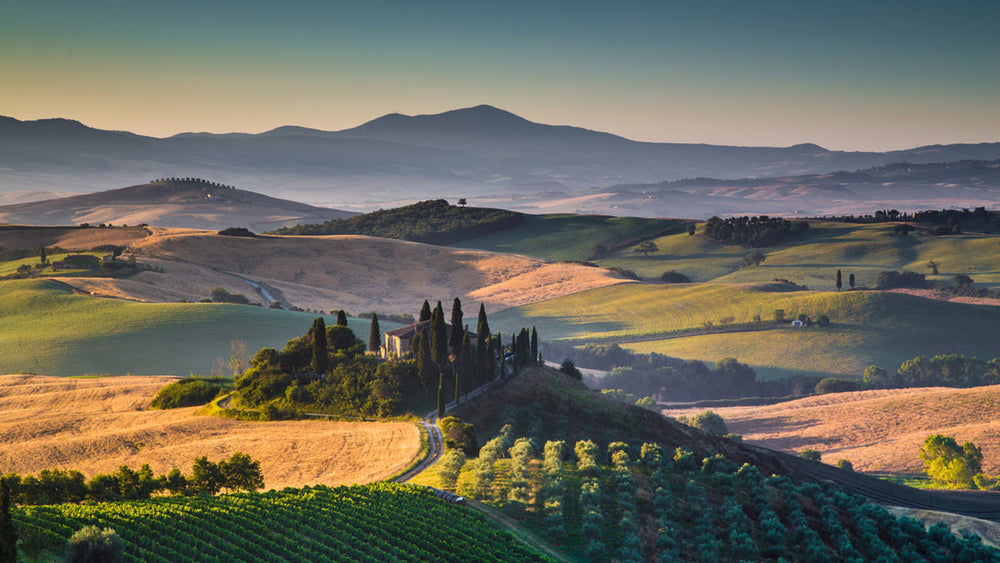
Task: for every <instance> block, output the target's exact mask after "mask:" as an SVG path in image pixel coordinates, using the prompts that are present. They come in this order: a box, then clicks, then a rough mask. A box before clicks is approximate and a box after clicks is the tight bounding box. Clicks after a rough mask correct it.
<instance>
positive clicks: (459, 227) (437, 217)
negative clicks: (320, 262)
mask: <svg viewBox="0 0 1000 563" xmlns="http://www.w3.org/2000/svg"><path fill="white" fill-rule="evenodd" d="M523 222H524V215H523V214H521V213H516V212H513V211H506V210H503V209H487V208H482V207H457V206H454V205H449V204H448V202H447V201H446V200H443V199H436V200H429V201H422V202H419V203H414V204H413V205H407V206H404V207H397V208H395V209H385V210H383V209H380V210H378V211H373V212H372V213H366V214H364V215H358V216H355V217H350V218H348V219H332V220H330V221H326V222H324V223H312V224H308V225H296V226H293V227H282V228H280V229H276V230H275V231H273V233H274V234H279V235H366V236H373V237H381V238H394V239H402V240H410V241H415V242H423V243H428V244H451V243H454V242H459V241H461V240H464V239H467V238H472V237H477V236H482V235H486V234H489V233H493V232H496V231H501V230H504V229H509V228H511V227H514V226H517V225H520V224H521V223H523Z"/></svg>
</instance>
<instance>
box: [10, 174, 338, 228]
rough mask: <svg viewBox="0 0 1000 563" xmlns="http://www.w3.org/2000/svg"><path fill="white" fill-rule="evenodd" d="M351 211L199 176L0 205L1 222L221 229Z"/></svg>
mask: <svg viewBox="0 0 1000 563" xmlns="http://www.w3.org/2000/svg"><path fill="white" fill-rule="evenodd" d="M353 215H354V214H353V213H350V212H346V211H340V210H337V209H328V208H325V207H314V206H311V205H306V204H303V203H298V202H294V201H288V200H283V199H276V198H273V197H270V196H266V195H261V194H258V193H254V192H248V191H245V190H239V189H236V188H232V187H229V186H224V185H220V184H216V183H212V182H207V181H204V180H199V179H186V180H172V181H161V182H152V183H149V184H140V185H138V186H130V187H127V188H121V189H117V190H107V191H102V192H96V193H90V194H84V195H78V196H71V197H64V198H58V199H49V200H44V201H35V202H30V203H21V204H15V205H7V206H2V207H0V223H13V224H25V225H77V224H80V223H90V224H92V225H98V224H101V223H104V224H113V225H122V224H126V225H140V224H143V223H145V224H149V225H156V226H159V227H181V228H193V229H213V230H219V229H224V228H227V227H237V226H239V227H248V228H250V229H251V230H253V231H256V232H262V231H267V230H271V229H274V228H278V227H282V226H293V225H298V224H302V223H316V222H321V221H328V220H330V219H345V218H348V217H351V216H353Z"/></svg>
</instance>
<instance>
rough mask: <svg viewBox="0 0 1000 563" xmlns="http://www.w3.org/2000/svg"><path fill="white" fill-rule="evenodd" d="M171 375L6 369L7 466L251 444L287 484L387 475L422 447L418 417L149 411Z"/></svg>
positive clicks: (174, 463)
mask: <svg viewBox="0 0 1000 563" xmlns="http://www.w3.org/2000/svg"><path fill="white" fill-rule="evenodd" d="M172 380H173V379H172V378H166V377H150V376H142V377H138V376H132V377H127V376H125V377H107V378H88V379H77V378H60V377H47V376H18V375H6V376H0V405H2V408H0V467H3V468H4V471H5V472H6V471H15V472H18V473H21V474H28V473H31V474H36V473H38V472H39V471H40V470H42V469H47V468H53V467H61V468H72V469H77V470H79V471H81V472H83V473H84V474H85V475H86V476H87V477H88V478H89V477H90V476H93V475H94V474H95V473H109V472H114V471H115V470H117V469H118V467H119V466H120V465H122V464H123V463H124V464H127V465H129V466H131V467H133V468H135V469H138V468H139V466H141V465H142V464H144V463H148V464H150V466H151V467H152V469H153V470H154V472H156V474H162V473H166V472H168V471H170V469H171V468H173V467H177V468H180V469H181V470H182V471H184V472H189V470H190V468H191V463H192V462H193V461H194V459H195V458H196V457H199V456H208V457H209V459H211V460H213V461H216V460H218V459H223V458H228V457H229V456H231V455H232V454H233V453H235V452H238V451H242V452H245V453H247V454H249V455H250V456H251V457H253V458H254V459H256V460H259V461H260V462H261V471H262V472H263V474H264V482H265V484H266V486H267V487H268V488H271V487H273V488H278V489H280V488H282V487H286V486H289V487H302V486H306V485H316V484H327V485H341V484H351V483H364V482H371V481H379V480H383V479H387V478H389V477H390V476H392V475H395V474H397V473H399V472H401V471H402V469H403V468H404V467H407V466H408V465H409V464H410V463H411V461H412V460H413V459H414V458H415V457H416V456H417V454H418V452H419V451H420V447H421V444H420V442H421V440H420V432H419V431H418V429H417V428H416V427H415V425H414V424H413V423H412V422H330V421H325V420H313V419H310V420H295V421H273V422H244V421H239V420H233V419H227V418H220V417H214V416H198V415H197V412H198V410H199V409H198V407H186V408H178V409H167V410H151V409H149V408H148V406H149V403H150V401H151V400H152V398H153V396H154V395H156V392H157V391H158V390H159V389H160V388H161V387H163V386H164V385H166V384H167V383H168V382H170V381H172Z"/></svg>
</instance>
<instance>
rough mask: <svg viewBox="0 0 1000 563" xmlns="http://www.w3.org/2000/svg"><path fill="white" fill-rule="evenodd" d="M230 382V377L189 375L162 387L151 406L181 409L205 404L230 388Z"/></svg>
mask: <svg viewBox="0 0 1000 563" xmlns="http://www.w3.org/2000/svg"><path fill="white" fill-rule="evenodd" d="M229 383H230V381H229V380H228V379H225V378H221V377H214V378H211V379H203V378H196V377H188V378H185V379H182V380H180V381H175V382H173V383H170V384H169V385H167V386H166V387H164V388H163V389H160V391H159V392H158V393H157V394H156V397H154V398H153V402H152V403H150V405H149V406H150V408H154V409H179V408H183V407H195V406H198V405H204V404H206V403H208V402H209V401H211V400H212V399H214V398H216V397H217V396H218V395H219V393H221V392H222V391H223V390H225V389H226V388H228V387H229Z"/></svg>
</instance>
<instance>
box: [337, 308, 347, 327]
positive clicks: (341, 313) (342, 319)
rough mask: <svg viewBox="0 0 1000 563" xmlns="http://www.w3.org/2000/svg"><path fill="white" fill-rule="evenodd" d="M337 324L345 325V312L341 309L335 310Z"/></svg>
mask: <svg viewBox="0 0 1000 563" xmlns="http://www.w3.org/2000/svg"><path fill="white" fill-rule="evenodd" d="M337 326H347V313H345V312H344V310H343V309H341V310H339V311H337Z"/></svg>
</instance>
